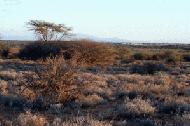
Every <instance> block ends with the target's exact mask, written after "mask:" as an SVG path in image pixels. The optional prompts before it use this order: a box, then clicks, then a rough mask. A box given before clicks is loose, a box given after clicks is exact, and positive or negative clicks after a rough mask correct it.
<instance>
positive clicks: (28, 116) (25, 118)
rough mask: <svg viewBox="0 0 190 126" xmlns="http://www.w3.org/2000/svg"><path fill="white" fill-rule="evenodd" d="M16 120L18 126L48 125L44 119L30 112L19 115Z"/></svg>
mask: <svg viewBox="0 0 190 126" xmlns="http://www.w3.org/2000/svg"><path fill="white" fill-rule="evenodd" d="M17 120H18V122H19V125H20V126H45V125H46V124H48V122H47V119H46V118H45V117H43V116H40V115H34V114H32V113H30V112H26V113H21V114H20V115H19V116H18V119H17Z"/></svg>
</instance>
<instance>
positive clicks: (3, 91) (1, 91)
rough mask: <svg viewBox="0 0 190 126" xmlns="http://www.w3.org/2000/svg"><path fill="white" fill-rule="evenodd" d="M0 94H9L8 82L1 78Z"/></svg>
mask: <svg viewBox="0 0 190 126" xmlns="http://www.w3.org/2000/svg"><path fill="white" fill-rule="evenodd" d="M0 94H2V95H6V94H8V83H7V81H3V80H0Z"/></svg>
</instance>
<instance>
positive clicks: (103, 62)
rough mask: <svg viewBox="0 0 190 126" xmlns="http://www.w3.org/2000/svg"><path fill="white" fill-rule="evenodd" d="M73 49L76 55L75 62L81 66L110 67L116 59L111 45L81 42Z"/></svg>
mask: <svg viewBox="0 0 190 126" xmlns="http://www.w3.org/2000/svg"><path fill="white" fill-rule="evenodd" d="M73 49H74V51H75V52H76V53H77V54H75V55H77V57H78V58H77V62H78V63H79V64H81V65H83V66H96V65H100V66H107V65H112V64H113V63H114V61H115V58H116V52H115V49H114V47H113V46H112V45H111V44H105V43H98V42H92V41H84V40H83V41H79V42H78V43H77V44H76V46H75V47H73Z"/></svg>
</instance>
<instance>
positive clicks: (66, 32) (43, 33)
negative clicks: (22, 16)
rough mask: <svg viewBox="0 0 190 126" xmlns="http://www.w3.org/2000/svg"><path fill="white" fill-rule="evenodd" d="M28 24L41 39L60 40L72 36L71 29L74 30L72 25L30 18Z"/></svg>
mask: <svg viewBox="0 0 190 126" xmlns="http://www.w3.org/2000/svg"><path fill="white" fill-rule="evenodd" d="M27 25H28V26H29V30H30V31H34V33H35V34H36V37H37V38H38V40H40V41H52V40H54V41H60V40H63V39H64V38H65V37H68V36H70V35H71V34H70V31H72V28H71V27H66V26H65V25H64V24H55V23H51V22H46V21H43V20H30V21H29V22H27Z"/></svg>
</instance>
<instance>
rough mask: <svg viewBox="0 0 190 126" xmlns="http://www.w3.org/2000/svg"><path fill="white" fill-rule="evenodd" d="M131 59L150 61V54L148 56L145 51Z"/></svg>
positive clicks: (135, 54)
mask: <svg viewBox="0 0 190 126" xmlns="http://www.w3.org/2000/svg"><path fill="white" fill-rule="evenodd" d="M133 58H134V59H135V60H149V59H151V54H149V53H148V52H146V51H144V52H137V53H134V54H133Z"/></svg>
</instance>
